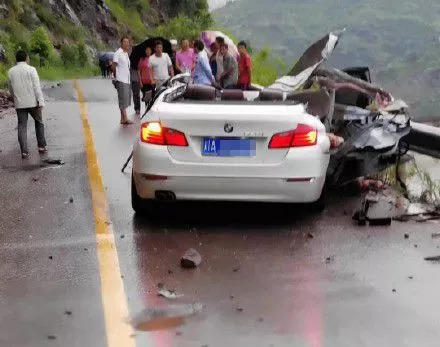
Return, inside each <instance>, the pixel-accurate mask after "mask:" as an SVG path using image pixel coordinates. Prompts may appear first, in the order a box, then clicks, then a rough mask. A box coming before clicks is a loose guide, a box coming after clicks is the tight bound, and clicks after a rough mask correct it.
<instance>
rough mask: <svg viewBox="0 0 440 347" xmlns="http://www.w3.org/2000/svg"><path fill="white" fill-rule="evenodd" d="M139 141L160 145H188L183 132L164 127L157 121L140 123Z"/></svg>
mask: <svg viewBox="0 0 440 347" xmlns="http://www.w3.org/2000/svg"><path fill="white" fill-rule="evenodd" d="M141 141H142V142H145V143H150V144H153V145H161V146H180V147H186V146H188V141H186V137H185V134H184V133H182V132H180V131H177V130H174V129H169V128H165V127H163V126H162V125H161V124H160V123H159V122H151V123H144V124H142V127H141Z"/></svg>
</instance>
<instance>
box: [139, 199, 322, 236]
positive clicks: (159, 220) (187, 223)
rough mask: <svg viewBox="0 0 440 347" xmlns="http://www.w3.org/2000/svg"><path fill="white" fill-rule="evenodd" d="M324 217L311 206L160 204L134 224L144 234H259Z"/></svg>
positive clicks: (220, 203)
mask: <svg viewBox="0 0 440 347" xmlns="http://www.w3.org/2000/svg"><path fill="white" fill-rule="evenodd" d="M320 213H321V212H319V211H316V210H314V209H313V208H312V207H311V205H308V204H275V203H247V202H246V203H244V202H206V201H204V202H174V203H167V204H160V205H158V206H157V207H156V208H155V209H154V211H153V212H152V213H151V212H150V213H142V214H140V213H136V214H135V215H134V217H133V218H134V219H133V223H134V227H135V229H136V230H137V231H140V232H142V231H143V230H148V231H149V232H154V231H155V230H157V231H160V230H161V229H163V228H170V229H186V230H188V229H191V228H215V227H228V226H230V227H234V228H235V227H239V228H241V229H254V230H255V229H257V230H258V229H260V228H263V229H264V228H267V227H269V226H270V227H277V226H278V227H283V226H286V225H288V226H290V227H292V226H293V227H294V226H295V225H301V224H304V223H307V222H309V221H313V220H316V219H317V218H319V216H320Z"/></svg>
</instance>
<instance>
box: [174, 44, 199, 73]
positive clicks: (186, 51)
mask: <svg viewBox="0 0 440 347" xmlns="http://www.w3.org/2000/svg"><path fill="white" fill-rule="evenodd" d="M195 58H196V56H195V54H194V50H193V49H192V48H190V47H189V41H188V40H187V39H183V40H182V49H181V50H180V51H179V52H178V53H177V56H176V65H177V68H178V69H179V70H180V71H182V73H184V72H191V71H192V70H193V68H194V62H195Z"/></svg>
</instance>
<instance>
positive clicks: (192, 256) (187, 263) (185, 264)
mask: <svg viewBox="0 0 440 347" xmlns="http://www.w3.org/2000/svg"><path fill="white" fill-rule="evenodd" d="M201 262H202V256H201V255H200V253H199V252H197V251H196V250H195V249H194V248H190V249H188V250H187V251H186V252H185V253H184V254H183V256H182V258H181V259H180V266H181V267H182V268H184V269H195V268H196V267H198V266H199V265H200V264H201Z"/></svg>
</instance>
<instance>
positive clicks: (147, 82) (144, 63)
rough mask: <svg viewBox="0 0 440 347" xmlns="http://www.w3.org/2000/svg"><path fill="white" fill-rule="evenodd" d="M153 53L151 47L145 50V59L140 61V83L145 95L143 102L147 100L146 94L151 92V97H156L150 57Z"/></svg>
mask: <svg viewBox="0 0 440 347" xmlns="http://www.w3.org/2000/svg"><path fill="white" fill-rule="evenodd" d="M152 53H153V51H152V50H151V48H150V47H147V48H146V49H145V57H144V58H142V59H141V60H139V64H138V74H139V82H140V84H141V89H142V93H143V100H145V93H146V92H148V91H151V96H152V97H154V91H155V89H156V87H155V82H154V80H153V76H151V69H150V57H151V54H152Z"/></svg>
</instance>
